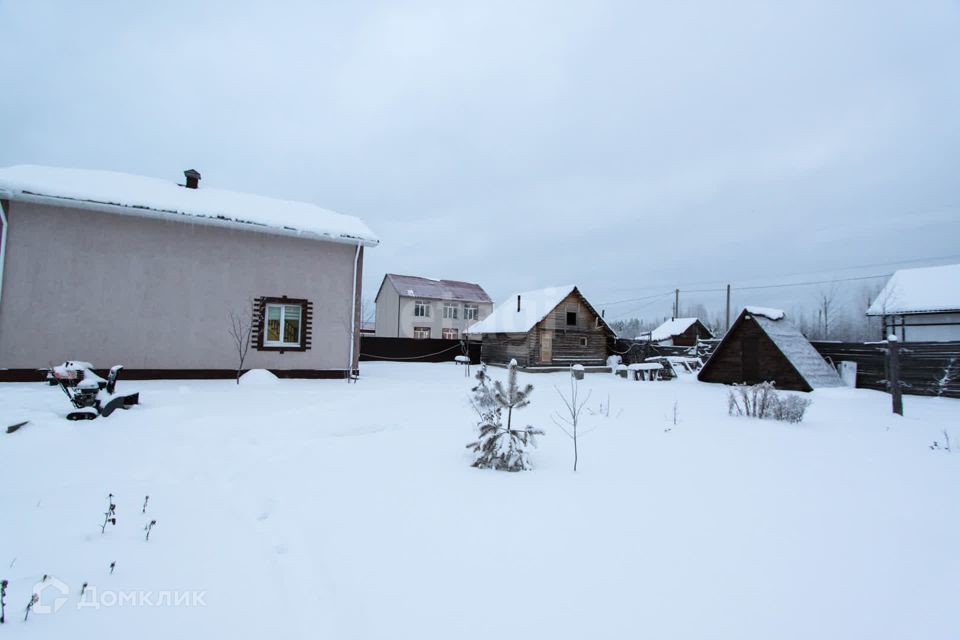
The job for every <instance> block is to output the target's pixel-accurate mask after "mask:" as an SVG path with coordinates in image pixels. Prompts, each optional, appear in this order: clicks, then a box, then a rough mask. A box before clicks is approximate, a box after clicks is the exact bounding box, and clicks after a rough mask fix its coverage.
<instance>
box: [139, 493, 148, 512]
mask: <svg viewBox="0 0 960 640" xmlns="http://www.w3.org/2000/svg"><path fill="white" fill-rule="evenodd" d="M148 502H150V496H147V497H145V498H144V499H143V509H141V510H140V513H146V512H147V503H148Z"/></svg>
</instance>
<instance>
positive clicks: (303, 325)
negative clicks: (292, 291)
mask: <svg viewBox="0 0 960 640" xmlns="http://www.w3.org/2000/svg"><path fill="white" fill-rule="evenodd" d="M268 304H282V305H299V306H300V345H299V346H296V347H291V346H288V345H283V346H269V345H265V344H264V343H263V338H264V336H265V335H266V328H265V327H264V322H265V321H266V317H267V305H268ZM253 315H254V317H253V334H252V335H251V336H250V340H251V343H252V344H251V346H252V347H253V348H254V349H256V350H257V351H275V352H278V353H281V354H282V353H283V352H284V351H309V350H310V346H311V342H312V337H313V303H312V302H310V301H309V300H307V299H305V298H288V297H287V296H280V297H279V298H277V297H267V296H263V297H260V298H257V299H256V300H255V304H254V310H253Z"/></svg>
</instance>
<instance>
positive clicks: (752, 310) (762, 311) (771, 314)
mask: <svg viewBox="0 0 960 640" xmlns="http://www.w3.org/2000/svg"><path fill="white" fill-rule="evenodd" d="M744 310H745V311H746V312H747V313H749V314H752V315H755V316H763V317H764V318H770V319H771V320H783V318H784V316H785V315H786V314H784V313H783V311H782V310H780V309H772V308H770V307H744Z"/></svg>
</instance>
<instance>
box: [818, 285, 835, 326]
mask: <svg viewBox="0 0 960 640" xmlns="http://www.w3.org/2000/svg"><path fill="white" fill-rule="evenodd" d="M837 298H838V291H837V283H836V282H831V283H830V285H829V286H828V287H825V288H821V289H820V291H819V293H817V315H818V316H819V318H820V337H821V338H823V339H824V340H829V339H830V321H831V320H833V319H835V316H837V315H838V314H839V311H840V308H841V305H840V303H839V302H838V300H837Z"/></svg>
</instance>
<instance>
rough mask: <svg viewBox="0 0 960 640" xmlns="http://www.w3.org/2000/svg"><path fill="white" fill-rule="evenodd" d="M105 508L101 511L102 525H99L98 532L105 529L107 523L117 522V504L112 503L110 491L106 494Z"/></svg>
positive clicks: (113, 523)
mask: <svg viewBox="0 0 960 640" xmlns="http://www.w3.org/2000/svg"><path fill="white" fill-rule="evenodd" d="M107 504H108V505H109V506H107V510H106V511H105V512H104V513H103V526H102V527H100V533H103V532H104V531H106V530H107V525H108V524H112V525H116V524H117V505H115V504H114V503H113V494H112V493H111V494H110V495H109V496H107Z"/></svg>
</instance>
